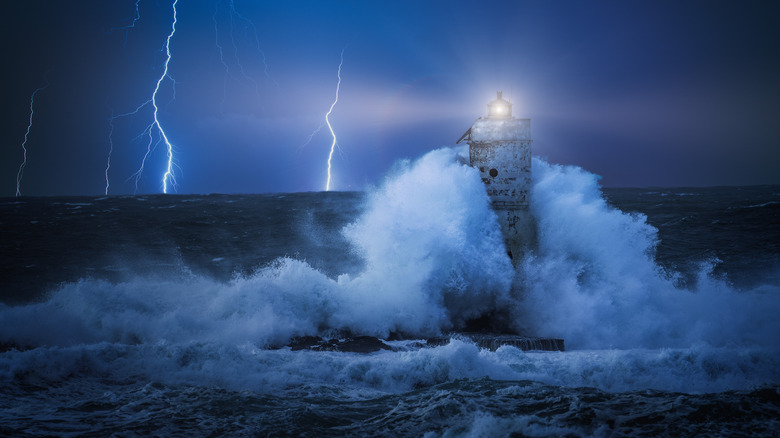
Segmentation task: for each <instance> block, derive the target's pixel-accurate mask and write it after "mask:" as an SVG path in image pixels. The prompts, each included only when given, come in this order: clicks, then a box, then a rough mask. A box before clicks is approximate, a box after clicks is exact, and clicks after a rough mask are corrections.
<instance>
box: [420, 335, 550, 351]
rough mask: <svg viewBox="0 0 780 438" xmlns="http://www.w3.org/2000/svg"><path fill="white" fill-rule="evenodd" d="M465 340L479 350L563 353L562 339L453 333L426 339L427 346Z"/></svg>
mask: <svg viewBox="0 0 780 438" xmlns="http://www.w3.org/2000/svg"><path fill="white" fill-rule="evenodd" d="M453 338H455V339H458V338H460V339H465V340H469V341H471V342H474V343H475V344H477V346H478V347H479V348H484V349H488V350H490V351H496V350H497V349H498V347H501V346H503V345H510V346H512V347H516V348H519V349H521V350H523V351H564V347H563V339H555V338H531V337H528V336H517V335H497V334H490V333H453V334H451V335H448V336H436V337H433V338H430V339H428V346H430V347H435V346H440V345H447V344H449V343H450V340H451V339H453Z"/></svg>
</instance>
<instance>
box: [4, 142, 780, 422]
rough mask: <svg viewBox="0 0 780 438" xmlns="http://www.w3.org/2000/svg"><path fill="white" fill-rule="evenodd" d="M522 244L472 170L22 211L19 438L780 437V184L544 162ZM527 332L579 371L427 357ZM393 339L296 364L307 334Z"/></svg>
mask: <svg viewBox="0 0 780 438" xmlns="http://www.w3.org/2000/svg"><path fill="white" fill-rule="evenodd" d="M533 184H534V186H533V190H532V204H531V209H532V213H533V215H534V217H535V218H536V220H537V222H538V228H539V242H538V247H537V248H536V249H535V250H534V251H533V252H531V253H529V254H527V255H526V257H525V258H524V259H523V260H521V262H520V263H519V269H518V274H517V275H518V276H517V278H513V276H514V275H515V274H514V269H513V268H512V265H511V263H510V261H509V260H508V258H507V256H506V255H505V254H506V253H505V251H504V250H503V244H502V240H501V235H500V230H499V228H498V224H497V222H496V218H495V215H494V214H493V213H492V211H491V210H490V205H489V200H488V198H487V196H486V194H485V191H484V188H483V186H482V184H481V181H480V180H479V176H478V174H477V173H476V172H475V171H474V170H473V169H471V168H469V167H468V166H466V165H464V164H463V158H462V157H461V156H460V155H459V151H455V150H451V149H441V150H437V151H433V152H431V153H429V154H427V155H426V156H424V157H422V158H420V159H418V160H415V161H410V162H406V163H401V164H400V165H399V166H397V168H396V169H395V170H394V172H393V173H392V174H391V175H389V176H388V177H387V180H386V181H385V182H384V183H383V184H382V185H381V186H380V187H377V188H376V189H374V190H371V191H368V192H365V193H364V192H350V193H331V192H328V193H296V194H269V195H172V196H160V195H140V196H109V197H57V198H26V197H21V198H6V199H1V200H0V211H1V212H2V216H1V218H0V235H2V236H1V237H2V239H0V245H2V259H1V260H2V265H1V266H0V273H2V275H0V299H1V300H2V303H3V304H0V346H1V347H2V348H1V349H0V351H2V352H0V387H1V388H2V391H0V434H3V435H13V436H48V435H56V436H112V435H113V436H136V435H154V434H156V435H164V436H192V435H197V436H208V435H214V436H218V435H225V436H257V435H262V436H290V435H300V436H388V435H392V436H507V435H514V436H635V435H636V436H638V435H642V436H664V435H666V436H681V435H682V436H686V435H687V436H693V435H697V436H702V435H709V436H712V435H729V436H777V432H776V431H777V430H780V421H779V420H778V418H780V341H778V335H779V334H780V319H779V318H777V314H778V313H779V312H780V215H779V213H780V187H777V186H761V187H719V188H680V189H677V188H675V189H669V188H651V189H601V188H600V187H599V185H598V179H597V177H596V176H594V175H592V174H590V173H588V172H586V171H584V170H582V169H579V168H576V167H566V166H557V165H553V164H549V163H546V162H545V161H543V160H539V159H535V160H534V162H533ZM499 313H500V314H501V315H502V321H503V324H505V329H507V330H509V331H515V332H521V333H526V334H529V335H534V336H548V337H561V338H564V339H565V340H566V346H567V351H566V352H523V351H520V350H518V349H516V348H513V347H508V346H505V347H501V348H499V349H498V350H496V351H488V350H481V349H479V348H478V347H477V346H476V345H474V344H471V343H469V342H468V341H464V340H462V339H453V341H452V342H451V343H450V344H448V345H445V346H439V347H434V348H421V347H420V346H419V344H420V342H419V341H420V340H424V339H425V338H426V337H428V336H433V335H438V334H441V333H447V332H449V331H451V330H457V329H459V328H462V327H464V325H466V324H467V323H468V321H470V320H473V319H475V318H480V317H482V316H484V315H492V314H499ZM344 333H357V334H367V335H371V336H376V337H379V338H382V339H398V338H399V337H403V338H405V339H407V340H395V341H393V340H388V341H387V342H388V343H389V344H391V345H392V346H393V347H394V351H380V352H376V353H370V354H358V353H341V352H316V351H293V350H291V349H290V348H289V347H284V345H285V344H286V343H288V342H289V341H290V339H291V338H293V337H295V336H302V335H319V336H340V335H343V334H344Z"/></svg>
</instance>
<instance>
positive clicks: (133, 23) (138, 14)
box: [106, 0, 141, 52]
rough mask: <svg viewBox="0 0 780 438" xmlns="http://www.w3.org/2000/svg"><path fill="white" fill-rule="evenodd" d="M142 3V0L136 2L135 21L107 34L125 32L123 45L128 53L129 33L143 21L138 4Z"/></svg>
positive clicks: (113, 28) (115, 28) (110, 30)
mask: <svg viewBox="0 0 780 438" xmlns="http://www.w3.org/2000/svg"><path fill="white" fill-rule="evenodd" d="M139 3H141V0H135V17H134V18H133V21H132V22H131V23H130V24H128V25H127V26H120V27H112V28H111V29H109V30H108V32H106V33H114V31H124V32H125V41H124V43H122V48H123V49H124V50H125V52H127V34H128V33H129V31H130V29H133V28H135V23H136V22H137V21H138V20H140V19H141V12H140V11H139V10H138V4H139Z"/></svg>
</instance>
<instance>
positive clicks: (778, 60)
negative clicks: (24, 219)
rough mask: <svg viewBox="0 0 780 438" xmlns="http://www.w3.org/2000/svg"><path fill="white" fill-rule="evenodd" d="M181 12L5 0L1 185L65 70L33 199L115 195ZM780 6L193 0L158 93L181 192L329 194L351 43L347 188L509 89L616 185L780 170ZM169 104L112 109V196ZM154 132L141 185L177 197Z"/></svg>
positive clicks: (373, 178) (454, 135)
mask: <svg viewBox="0 0 780 438" xmlns="http://www.w3.org/2000/svg"><path fill="white" fill-rule="evenodd" d="M172 5H173V0H140V1H139V2H138V12H139V15H138V17H139V18H138V19H137V20H135V19H136V2H135V0H93V1H86V0H85V1H55V0H49V1H43V0H25V1H16V2H4V4H3V11H2V14H0V29H1V30H0V32H2V48H3V49H2V58H3V60H4V61H3V63H2V64H3V73H2V74H3V81H2V87H3V100H2V108H3V113H2V115H3V117H2V119H1V120H0V123H2V127H1V129H0V135H2V137H1V138H2V149H1V150H2V159H0V165H1V166H2V167H1V168H0V172H1V173H0V176H1V177H2V178H1V179H0V196H13V195H14V194H15V191H16V179H17V172H18V170H19V166H20V164H21V163H22V160H23V150H22V147H21V145H22V142H23V140H24V137H25V132H26V130H27V126H28V122H29V117H30V111H29V108H30V95H31V94H32V93H33V91H34V90H36V88H38V87H42V86H44V85H46V84H47V83H48V84H49V86H48V87H47V88H45V89H44V90H41V91H40V92H38V93H37V94H36V96H35V114H34V118H33V126H32V129H31V130H30V133H29V136H28V140H27V143H26V146H27V149H28V154H27V164H26V167H25V169H24V174H23V177H22V182H21V193H22V194H23V195H77V194H78V195H99V194H103V193H104V191H105V188H106V180H105V170H106V164H107V159H108V153H109V148H110V143H109V134H110V132H111V124H110V123H109V120H110V118H111V117H112V114H113V115H120V114H126V113H129V112H132V111H134V110H135V109H136V108H138V107H139V105H142V104H143V103H144V102H146V101H147V100H149V99H150V98H151V97H152V92H153V90H154V88H155V85H156V83H157V81H158V79H159V78H160V76H161V73H162V71H163V64H164V62H165V59H166V56H165V53H164V51H162V49H163V47H164V44H165V41H166V37H167V36H168V34H169V33H170V32H171V24H172V19H173V7H172ZM231 6H232V7H231ZM134 21H135V23H134V26H133V27H132V28H130V27H129V26H130V25H131V24H133V22H134ZM779 21H780V6H778V3H777V2H768V1H767V2H761V1H753V2H712V1H614V2H613V1H599V2H586V1H497V2H493V1H338V2H333V1H311V2H302V1H276V2H268V1H248V0H234V1H233V2H232V3H231V1H229V0H179V2H178V4H177V23H176V33H175V34H174V35H173V37H172V38H171V43H170V50H171V54H172V57H171V60H170V63H169V75H170V79H168V78H166V79H165V80H163V81H162V82H161V85H160V90H159V93H158V102H159V103H160V105H159V107H160V111H159V120H160V122H161V124H162V126H163V128H164V130H165V131H166V134H167V135H168V137H169V139H170V141H171V143H172V145H173V148H174V158H175V163H176V167H174V172H175V175H176V180H177V186H176V190H169V192H177V193H268V192H294V191H319V190H323V189H324V186H325V179H326V161H327V158H328V152H329V148H330V145H331V137H330V133H329V132H328V129H327V127H324V128H323V129H321V130H320V131H319V132H318V133H317V134H315V135H314V136H312V137H311V141H308V143H307V140H308V138H309V136H310V134H312V132H314V131H315V130H316V129H317V128H318V127H319V126H320V125H321V124H322V122H324V115H325V113H326V112H327V111H328V109H329V108H330V106H331V104H332V103H333V100H334V98H335V93H336V84H337V80H338V78H337V69H338V66H339V62H340V55H341V53H342V50H343V56H344V58H343V59H344V62H343V66H342V70H341V77H342V82H341V88H340V95H339V101H338V103H337V104H336V106H335V107H334V109H333V112H332V115H331V117H330V120H331V122H332V125H333V128H334V130H335V132H336V134H337V136H338V143H339V146H340V152H337V153H336V154H335V156H334V159H333V183H332V188H333V189H334V190H363V189H365V188H367V187H370V186H371V185H376V184H378V183H380V182H381V181H382V178H383V176H384V175H386V174H387V172H388V171H389V170H390V169H392V166H393V163H394V162H396V161H397V160H399V159H404V158H415V157H418V156H420V155H422V154H423V153H425V152H427V151H429V150H431V149H435V148H439V147H442V146H452V145H454V143H455V141H456V140H457V139H458V138H459V137H460V136H461V135H462V134H463V133H464V132H465V131H466V130H467V129H468V128H469V126H470V125H471V124H472V123H473V122H474V120H475V119H476V118H477V117H480V116H483V115H485V112H486V104H487V102H488V101H490V100H492V99H494V98H495V93H496V91H498V90H502V91H503V93H504V96H505V97H509V98H511V100H512V102H513V104H514V115H515V116H517V117H523V118H531V128H532V135H533V138H534V143H533V152H534V154H535V155H539V156H542V157H545V158H546V159H547V160H548V161H550V162H553V163H561V164H574V165H578V166H582V167H583V168H585V169H587V170H589V171H591V172H594V173H596V174H598V175H600V176H601V177H602V180H601V182H602V184H603V185H605V186H617V187H620V186H624V187H625V186H633V187H644V186H708V185H746V184H777V183H780V79H779V78H780V26H778V25H777V23H778V22H779ZM123 28H125V29H123ZM255 29H256V36H255ZM173 81H175V92H174V85H173ZM174 93H175V94H174ZM174 97H175V99H174ZM152 111H153V109H152V108H151V106H150V105H147V106H145V107H142V108H141V109H140V110H139V111H138V113H137V114H135V115H132V116H126V117H120V118H117V119H115V120H114V121H113V125H114V128H113V134H112V135H111V139H113V152H112V156H111V167H110V169H109V172H108V175H109V182H110V187H109V194H127V193H133V192H134V191H135V190H136V187H135V182H134V180H133V179H132V175H133V174H134V173H135V172H136V171H138V169H139V167H140V166H141V163H142V159H143V157H144V154H145V153H146V150H147V144H148V135H144V130H145V129H146V127H147V126H148V125H149V123H150V122H151V121H152ZM153 133H154V136H155V137H154V138H153V140H154V143H153V146H156V147H154V149H153V150H152V151H151V153H150V154H149V156H148V158H147V161H146V163H145V167H144V171H143V173H142V174H141V177H140V179H139V181H138V193H160V192H161V191H162V175H163V173H164V171H165V165H166V161H167V160H166V153H165V147H164V145H163V144H156V140H157V138H156V135H157V133H156V131H153Z"/></svg>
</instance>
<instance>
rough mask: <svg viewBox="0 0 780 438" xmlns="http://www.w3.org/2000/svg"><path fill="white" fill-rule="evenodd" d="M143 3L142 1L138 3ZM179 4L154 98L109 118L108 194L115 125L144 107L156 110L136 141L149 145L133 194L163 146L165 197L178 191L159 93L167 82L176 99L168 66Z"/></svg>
mask: <svg viewBox="0 0 780 438" xmlns="http://www.w3.org/2000/svg"><path fill="white" fill-rule="evenodd" d="M138 1H140V0H138ZM178 2H179V0H175V1H174V2H173V5H172V8H173V20H172V23H171V32H170V33H169V34H168V36H167V38H166V39H165V44H164V45H163V47H162V49H161V52H164V53H165V62H164V63H163V72H162V74H161V75H160V77H159V78H158V79H157V81H156V82H155V86H154V90H153V91H152V96H151V97H150V98H149V99H148V100H146V101H145V102H143V103H141V104H140V105H138V106H137V107H136V108H135V109H134V110H133V111H130V112H127V113H123V114H119V115H114V114H113V111H112V115H111V117H110V118H109V126H110V131H109V158H108V162H107V165H106V191H107V190H108V186H109V182H108V170H109V167H110V163H111V151H112V150H113V133H114V121H115V120H117V119H120V118H124V117H130V116H135V115H137V114H138V113H139V112H140V111H141V110H143V109H144V108H145V107H147V106H149V105H151V106H152V108H153V113H152V121H151V122H150V123H149V124H148V125H147V126H146V128H145V129H144V130H143V131H141V133H140V134H139V135H138V136H136V137H135V138H134V139H133V141H135V140H138V139H140V138H141V137H147V138H148V141H147V144H146V152H145V153H144V156H143V158H142V159H141V166H140V167H139V168H138V170H137V171H135V172H134V173H133V174H132V175H130V177H129V178H128V180H131V179H133V180H134V181H135V190H134V192H133V193H137V192H138V182H139V180H140V179H141V175H142V174H143V172H144V168H145V166H146V161H147V159H148V158H149V155H151V153H152V151H153V150H155V149H156V148H157V146H158V145H159V144H160V143H165V146H166V155H167V165H166V170H165V172H164V173H163V177H162V186H163V193H168V187H169V184H170V185H171V186H172V187H173V188H175V187H176V179H175V175H174V173H173V166H174V159H173V145H172V144H171V142H170V140H169V139H168V135H167V134H166V132H165V129H163V126H162V124H161V123H160V117H159V116H160V107H159V105H158V93H159V92H160V87H161V86H162V83H163V81H164V80H165V79H166V78H168V79H170V80H171V82H172V92H173V96H172V98H171V101H173V100H175V99H176V81H175V80H174V79H173V78H172V77H171V75H170V73H169V70H168V66H169V64H170V61H171V57H172V55H171V39H172V38H173V35H174V34H175V33H176V23H177V10H176V6H177V4H178ZM137 6H138V3H137V2H136V7H137ZM136 11H137V9H136ZM137 20H138V18H136V19H135V20H134V21H133V24H132V25H130V26H127V28H128V29H129V28H130V27H132V26H134V25H135V21H137ZM155 135H156V137H157V140H156V141H155Z"/></svg>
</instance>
